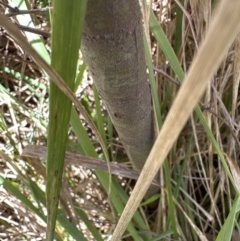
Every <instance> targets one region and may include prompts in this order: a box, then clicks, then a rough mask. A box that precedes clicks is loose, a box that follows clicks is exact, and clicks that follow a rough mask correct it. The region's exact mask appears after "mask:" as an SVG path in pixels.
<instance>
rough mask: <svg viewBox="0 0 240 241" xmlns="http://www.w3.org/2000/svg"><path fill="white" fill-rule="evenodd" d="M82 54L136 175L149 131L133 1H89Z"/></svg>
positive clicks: (139, 25)
mask: <svg viewBox="0 0 240 241" xmlns="http://www.w3.org/2000/svg"><path fill="white" fill-rule="evenodd" d="M81 50H82V54H83V58H84V60H85V62H86V64H87V66H88V69H89V71H90V73H91V75H92V76H93V79H94V83H95V85H96V87H97V90H98V93H99V95H100V96H101V97H102V99H103V101H104V104H105V106H106V107H107V110H108V113H109V115H110V117H111V119H112V122H113V125H114V126H115V128H116V130H117V132H118V135H119V137H120V140H121V142H122V143H123V145H124V148H125V150H126V152H127V154H128V156H129V158H130V160H131V163H132V165H133V167H134V168H135V169H137V170H138V171H141V169H142V167H143V165H144V163H145V161H146V158H147V156H148V154H149V152H150V150H151V148H152V145H153V142H154V128H153V115H152V104H151V93H150V87H149V83H148V82H147V73H146V62H145V56H144V43H143V26H142V15H141V10H140V6H139V2H138V0H121V1H119V0H101V1H95V0H89V1H88V6H87V12H86V18H85V25H84V30H83V37H82V45H81ZM155 189H156V188H155Z"/></svg>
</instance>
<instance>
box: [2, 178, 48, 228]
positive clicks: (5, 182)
mask: <svg viewBox="0 0 240 241" xmlns="http://www.w3.org/2000/svg"><path fill="white" fill-rule="evenodd" d="M0 185H2V186H3V187H4V188H6V189H7V190H8V191H9V192H10V193H11V194H12V195H13V196H14V197H16V198H17V199H18V200H20V201H21V202H22V203H23V204H24V205H25V206H26V207H27V208H28V209H29V210H31V211H32V212H34V213H35V214H37V215H38V217H40V218H41V219H42V221H44V222H45V223H46V217H45V216H44V215H43V214H42V213H41V212H40V211H39V210H38V209H37V208H36V207H35V206H34V205H33V204H32V202H31V201H30V200H29V199H28V198H27V197H26V195H24V194H22V193H21V192H20V191H19V190H18V189H17V188H16V187H15V186H14V185H13V184H12V182H10V181H8V180H7V179H5V178H4V177H2V176H1V175H0Z"/></svg>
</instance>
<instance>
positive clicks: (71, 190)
mask: <svg viewBox="0 0 240 241" xmlns="http://www.w3.org/2000/svg"><path fill="white" fill-rule="evenodd" d="M13 2H14V4H13V5H11V6H9V5H8V4H9V3H8V2H7V1H2V2H1V3H0V11H1V14H5V15H6V16H8V18H9V20H10V21H11V22H13V23H14V24H15V25H16V24H19V25H21V26H23V25H25V26H28V29H27V31H26V32H25V30H23V27H21V26H20V29H22V33H23V34H25V36H26V39H27V40H28V42H29V43H30V44H31V45H32V46H33V48H34V49H35V50H36V52H37V53H38V54H39V55H41V56H42V58H43V59H44V60H45V61H46V62H48V63H50V54H49V53H50V52H51V47H52V44H51V37H50V35H51V33H50V29H51V28H52V22H51V18H52V14H51V13H52V12H51V11H52V10H51V8H49V6H48V3H47V1H46V2H44V1H42V2H41V3H35V4H32V3H31V4H30V1H26V3H27V4H26V5H25V4H23V3H22V5H19V7H18V9H14V8H13V6H18V4H20V1H17V0H15V1H13ZM217 5H218V1H210V0H207V1H200V0H195V1H184V0H181V1H180V0H176V1H171V0H166V1H152V6H151V7H149V6H148V5H147V4H143V5H142V12H143V20H144V26H145V28H144V29H145V35H146V38H145V52H146V59H147V65H148V66H147V67H148V73H149V83H150V85H151V90H152V99H153V105H154V116H155V124H156V128H155V129H156V130H155V131H156V134H159V132H160V131H161V128H162V125H163V123H164V121H165V119H166V117H167V115H168V113H169V111H170V109H171V107H172V105H173V102H174V100H175V99H176V96H177V94H178V93H179V89H180V86H181V85H182V82H183V80H184V77H185V75H186V74H187V73H188V70H189V69H190V68H191V66H192V62H193V60H194V58H195V56H197V55H198V54H199V49H200V48H201V43H202V41H203V40H204V38H205V36H206V34H207V33H208V29H209V28H210V25H211V20H212V16H213V13H214V11H216V8H217ZM29 9H35V10H34V11H33V12H32V13H31V15H30V14H25V12H21V11H28V10H29ZM36 9H41V11H37V10H36ZM151 11H153V13H154V15H153V14H152V13H151ZM153 16H155V18H154V17H153ZM156 20H157V23H158V26H157V27H155V26H156V25H155V22H154V21H156ZM149 21H150V22H149ZM148 22H149V24H148ZM60 26H61V25H60ZM57 27H59V26H57ZM31 28H34V29H40V35H36V34H32V33H31V32H32V31H33V29H31ZM34 31H35V30H34ZM41 31H42V32H41ZM223 31H224V26H223ZM73 38H74V37H73ZM164 38H166V41H165V40H164ZM164 41H165V42H164ZM215 44H216V45H218V41H216V42H215ZM213 47H214V46H213ZM66 54H67V53H66ZM56 55H57V56H55V58H61V57H62V56H61V51H59V54H56ZM210 55H211V51H209V58H210V57H211V56H210ZM0 56H1V58H0V76H1V78H0V167H1V168H0V193H1V195H0V198H1V202H0V239H1V240H45V239H46V230H48V231H49V232H50V231H51V230H50V229H51V228H48V227H49V226H51V225H50V221H49V217H48V219H47V210H48V212H49V207H50V206H48V205H49V204H48V203H49V201H48V202H46V196H45V194H46V193H45V192H46V185H50V184H47V182H48V178H46V173H47V171H46V167H47V168H48V169H49V167H51V165H50V166H49V160H47V163H46V159H47V150H46V148H45V147H46V146H47V144H48V142H49V136H47V132H48V131H47V130H48V126H49V102H50V101H51V100H50V99H49V88H50V87H49V78H48V76H47V74H46V73H48V71H47V70H43V68H42V65H39V64H37V63H36V62H34V58H32V56H33V55H31V54H29V53H27V52H26V49H24V47H23V45H21V44H20V45H19V43H18V41H16V40H15V38H13V36H12V35H11V34H10V33H9V32H8V31H7V30H6V29H4V28H0ZM52 57H53V56H52ZM78 57H79V58H78V59H79V60H78V62H77V69H76V72H77V73H76V77H75V83H74V84H73V85H74V86H73V88H72V89H73V90H74V93H75V95H76V97H77V99H78V102H79V104H78V106H77V105H76V104H75V107H77V109H73V108H72V107H71V109H70V112H71V115H70V117H69V118H70V121H69V123H70V124H69V125H67V126H68V127H66V128H67V129H66V131H67V133H68V138H67V141H66V143H65V144H64V145H65V147H66V151H67V152H68V154H67V155H66V158H65V163H64V169H63V170H64V171H63V177H62V189H61V193H60V198H59V200H60V201H59V206H58V212H57V215H56V220H57V222H56V228H55V231H54V233H53V234H54V235H55V239H56V240H111V238H112V234H113V232H114V230H115V229H116V227H117V224H118V221H119V218H120V217H119V216H120V215H121V214H122V213H123V209H124V207H125V206H126V203H127V200H128V198H129V196H130V193H132V191H133V189H134V185H135V184H136V179H138V178H139V175H140V174H139V173H137V172H136V171H134V170H132V167H131V165H130V163H129V160H128V158H127V155H126V152H125V151H124V148H123V146H122V144H121V142H120V140H119V137H118V135H117V132H116V131H115V129H114V127H113V125H112V122H111V119H110V117H109V116H108V114H107V110H106V108H105V106H104V104H103V103H102V100H101V99H100V98H99V96H98V94H97V92H96V89H95V87H94V84H93V80H92V77H91V76H90V75H89V73H88V70H87V67H86V65H85V63H84V61H83V60H82V57H81V53H79V56H78ZM35 60H36V59H35ZM206 62H207V61H206ZM72 65H74V64H72ZM40 66H41V67H40ZM204 67H205V66H204V65H203V67H202V68H204ZM239 69H240V35H237V37H235V38H234V42H233V43H232V44H231V46H230V48H229V49H228V52H227V54H225V55H224V58H223V60H222V61H221V64H220V65H219V66H218V68H217V70H216V71H215V72H214V74H213V75H212V76H211V80H210V81H208V84H207V88H206V90H205V92H204V94H203V95H202V97H201V98H200V100H199V101H198V107H196V108H195V111H193V112H192V114H191V115H190V118H188V120H187V122H186V124H185V125H184V127H183V129H182V131H181V132H180V134H179V136H178V138H177V141H176V142H174V145H173V146H172V148H171V149H170V152H169V153H168V155H167V158H166V159H165V162H164V164H163V165H162V166H161V168H160V180H159V183H156V181H153V182H152V184H153V185H158V186H160V192H159V193H157V194H156V195H154V196H153V197H151V198H149V199H147V200H146V199H145V200H142V201H141V204H140V205H139V206H138V210H137V212H136V213H135V215H134V216H133V219H132V221H131V222H130V223H129V225H128V227H127V230H126V232H124V234H123V236H122V240H126V241H129V240H144V241H145V240H146V241H148V240H149V241H150V240H193V241H197V240H201V241H203V240H204V241H205V240H209V241H211V240H217V241H219V240H226V241H227V240H229V241H230V240H232V241H236V240H239V239H240V235H239V233H240V226H239V210H240V208H239V207H240V206H239V203H240V199H239V191H240V182H239V177H240V171H239V159H240V141H239V140H240V135H239V131H240V93H239V90H240V88H239V85H240V74H239V73H240V72H239ZM50 71H52V69H50ZM63 72H64V71H63ZM200 72H201V70H200ZM53 73H54V71H53ZM58 73H59V72H58ZM51 77H52V76H51ZM61 77H62V78H64V77H63V76H62V75H61ZM56 79H57V80H58V76H57V77H56ZM60 80H61V78H60ZM199 81H201V80H199ZM69 93H70V92H69ZM70 94H71V93H70ZM187 95H188V94H187ZM187 95H186V96H187ZM71 100H73V99H71ZM69 108H70V107H69ZM80 108H83V109H84V110H85V111H84V114H83V112H81V110H80ZM149 108H150V107H149ZM175 118H178V116H176V117H175ZM50 121H52V120H50ZM60 131H61V130H60ZM43 146H44V147H43ZM160 149H161V148H160ZM48 151H51V150H48ZM52 151H54V150H52ZM63 160H64V159H63ZM103 160H106V162H104V161H103ZM48 171H49V170H48ZM110 171H111V172H112V175H109V172H110ZM48 175H49V172H48ZM49 187H51V185H50V186H49ZM51 191H52V189H50V190H49V189H48V193H50V194H51ZM140 191H141V190H139V192H140ZM47 198H49V194H47ZM48 200H49V199H48ZM50 200H51V199H50ZM51 222H54V221H53V220H51ZM51 227H52V226H51ZM48 231H47V233H48ZM124 231H125V230H124ZM49 235H50V234H49ZM51 235H52V234H51ZM51 235H50V236H51ZM50 236H48V240H51V238H50Z"/></svg>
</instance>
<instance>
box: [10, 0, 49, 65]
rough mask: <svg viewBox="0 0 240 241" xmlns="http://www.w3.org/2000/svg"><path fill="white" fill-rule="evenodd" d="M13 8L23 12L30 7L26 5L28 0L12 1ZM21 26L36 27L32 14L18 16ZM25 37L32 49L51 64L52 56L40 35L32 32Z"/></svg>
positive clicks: (26, 33)
mask: <svg viewBox="0 0 240 241" xmlns="http://www.w3.org/2000/svg"><path fill="white" fill-rule="evenodd" d="M12 6H13V7H17V8H18V9H21V10H28V6H27V4H26V0H25V1H23V0H13V1H12ZM16 18H17V20H18V22H19V24H21V25H25V26H27V27H32V28H34V27H35V25H34V23H33V21H32V18H31V15H30V14H19V15H17V16H16ZM25 35H26V37H27V39H28V42H29V43H30V44H31V45H32V47H33V48H34V49H35V50H36V51H37V52H38V54H39V55H41V57H42V58H43V59H44V60H45V61H46V62H47V63H50V56H49V54H48V52H47V50H46V47H45V46H44V44H43V42H42V40H41V38H40V37H39V35H37V34H34V33H30V32H25Z"/></svg>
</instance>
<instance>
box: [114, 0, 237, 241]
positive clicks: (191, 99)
mask: <svg viewBox="0 0 240 241" xmlns="http://www.w3.org/2000/svg"><path fill="white" fill-rule="evenodd" d="M239 15H240V1H239V0H232V1H227V0H225V1H222V2H221V4H220V6H219V7H218V9H217V11H216V12H215V17H214V18H213V20H212V23H211V24H210V27H209V31H208V32H207V35H206V38H205V40H204V41H203V43H202V45H201V47H200V49H199V52H198V55H197V56H196V58H195V60H194V61H193V64H192V66H191V68H190V70H189V73H188V74H187V76H186V79H185V81H184V82H183V85H182V87H181V88H180V90H179V93H178V95H177V97H176V99H175V101H174V103H173V105H172V108H171V109H170V111H169V114H168V116H167V118H166V121H165V122H164V125H163V127H162V129H161V132H160V134H159V135H158V138H157V140H156V142H155V144H154V146H153V148H152V151H151V153H150V155H149V157H148V159H147V162H146V163H145V166H144V168H143V170H142V172H141V174H140V177H139V179H138V182H137V184H136V186H135V188H134V190H133V193H132V195H131V197H130V199H129V201H128V203H127V205H126V207H125V209H124V211H123V213H122V215H121V217H120V220H119V222H118V225H117V227H116V229H115V232H114V233H113V237H112V241H118V240H120V239H121V236H122V234H123V232H124V231H125V229H126V227H127V225H128V223H129V221H130V220H131V219H132V216H133V214H134V213H135V211H136V209H137V207H138V206H139V203H140V202H141V200H142V198H143V197H144V194H145V193H146V191H147V189H148V187H149V185H150V183H151V182H152V180H153V178H154V176H155V175H156V173H157V171H158V170H159V168H160V166H161V165H162V164H163V161H164V159H165V158H166V156H167V154H168V152H169V150H170V149H171V147H172V145H173V144H174V142H175V141H176V140H177V137H178V135H179V134H180V132H181V130H182V128H183V126H184V124H185V123H186V121H187V119H188V117H189V115H190V114H191V112H192V110H193V109H194V107H195V105H196V104H197V102H198V100H199V98H200V97H201V95H202V94H203V91H204V90H205V88H206V86H207V84H208V82H209V81H210V79H211V77H212V76H213V74H214V72H215V71H216V70H217V68H218V66H219V65H220V63H221V61H222V59H223V57H224V56H225V55H226V53H227V51H228V49H229V47H230V45H231V44H232V42H233V40H234V38H235V37H236V36H237V34H238V32H239V29H240V22H239Z"/></svg>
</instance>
